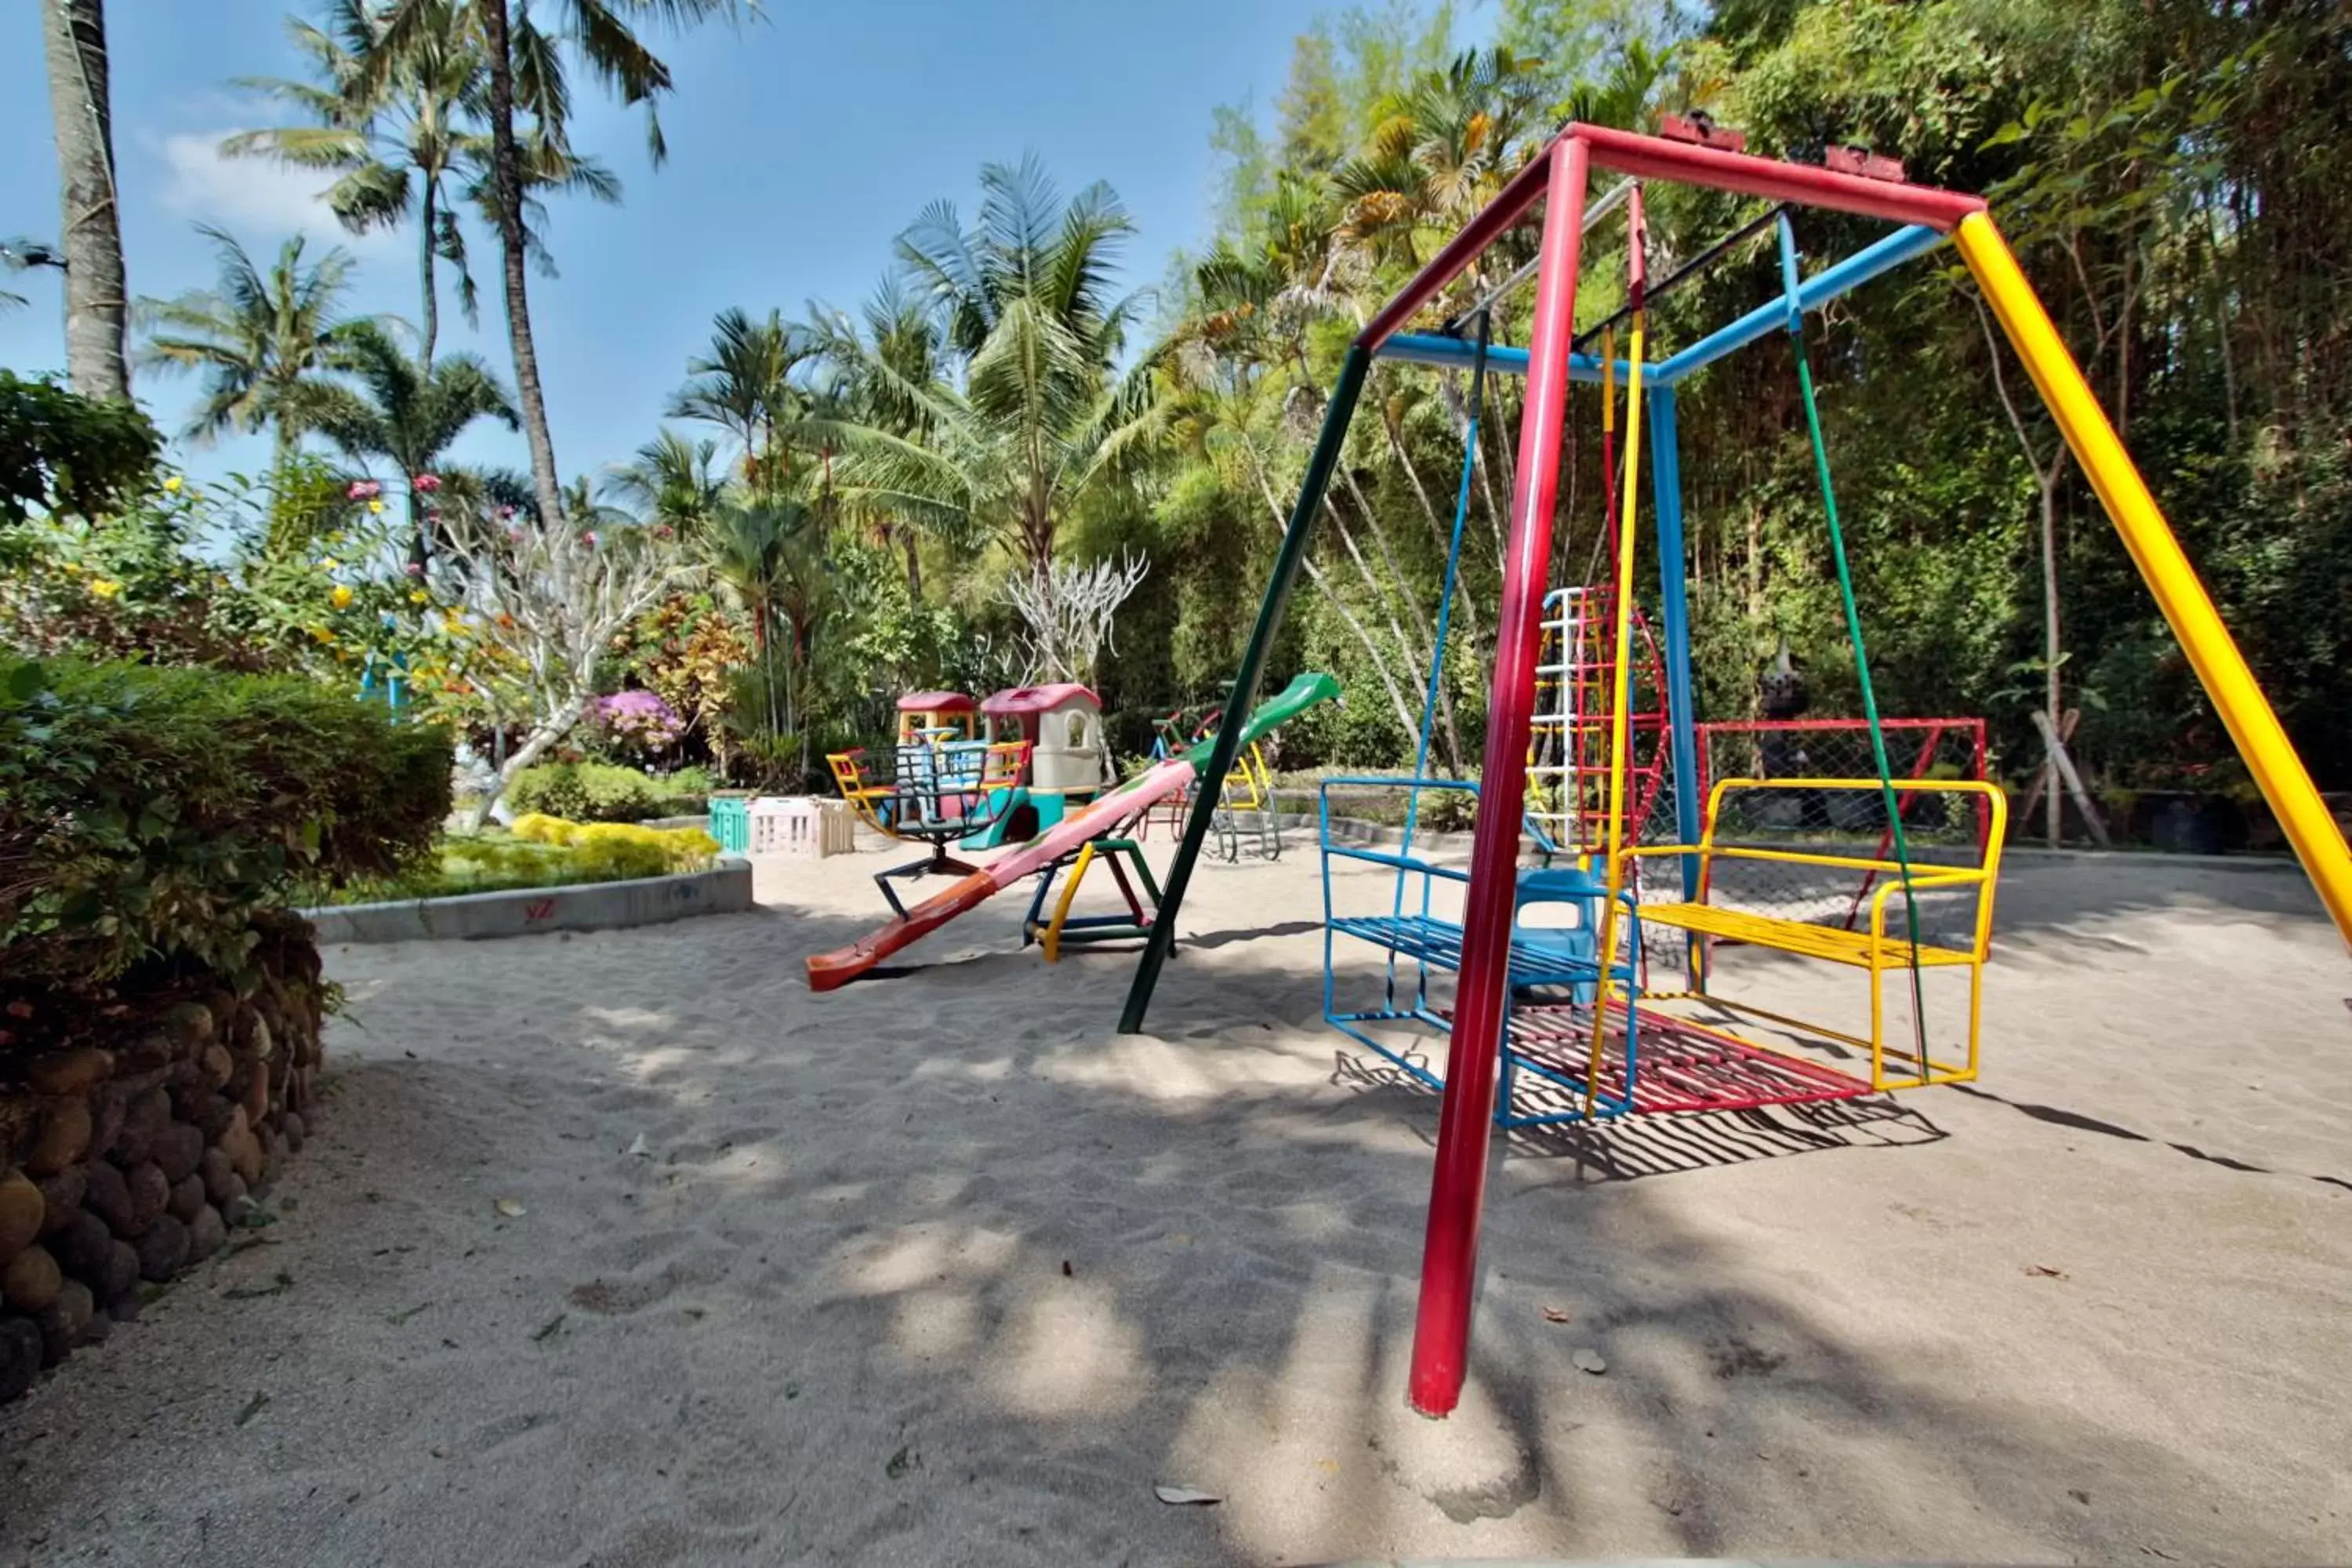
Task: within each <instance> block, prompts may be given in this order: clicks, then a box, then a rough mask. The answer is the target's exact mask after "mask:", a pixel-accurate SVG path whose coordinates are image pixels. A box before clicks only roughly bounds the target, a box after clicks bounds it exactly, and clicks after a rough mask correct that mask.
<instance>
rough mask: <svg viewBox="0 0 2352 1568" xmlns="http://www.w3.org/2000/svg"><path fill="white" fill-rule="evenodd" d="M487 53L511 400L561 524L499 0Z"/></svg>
mask: <svg viewBox="0 0 2352 1568" xmlns="http://www.w3.org/2000/svg"><path fill="white" fill-rule="evenodd" d="M481 16H482V32H483V35H484V42H485V44H486V45H487V46H488V54H489V57H490V181H491V189H492V192H493V195H495V197H496V199H497V204H498V209H499V250H500V252H501V259H502V260H503V261H504V263H505V272H506V285H507V339H508V342H509V343H511V344H512V346H513V349H514V366H515V401H516V402H517V403H518V404H520V405H521V408H520V412H521V414H522V429H523V438H524V439H525V440H526V441H527V442H529V443H530V482H531V493H532V495H533V496H534V497H535V498H536V499H537V500H538V502H539V515H540V521H541V524H542V525H543V526H545V527H549V528H561V527H562V526H563V495H562V486H561V484H560V483H559V481H558V480H557V479H556V473H555V440H554V437H551V436H550V435H549V434H548V429H547V395H546V393H545V391H544V389H543V388H542V387H541V384H540V379H539V347H538V345H537V343H535V342H533V341H532V339H531V333H530V290H529V287H528V284H527V281H526V279H524V277H523V261H524V251H523V228H522V157H521V152H520V149H519V148H518V147H517V146H516V145H515V127H514V117H515V81H514V55H513V52H512V48H511V47H510V40H509V29H508V19H507V8H506V5H504V4H503V0H490V3H489V4H487V5H483V6H482V8H481Z"/></svg>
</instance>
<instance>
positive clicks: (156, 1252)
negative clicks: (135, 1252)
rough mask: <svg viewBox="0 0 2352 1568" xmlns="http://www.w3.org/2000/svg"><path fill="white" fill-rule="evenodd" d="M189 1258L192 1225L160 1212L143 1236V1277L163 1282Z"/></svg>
mask: <svg viewBox="0 0 2352 1568" xmlns="http://www.w3.org/2000/svg"><path fill="white" fill-rule="evenodd" d="M187 1261H188V1227H187V1226H184V1225H182V1224H181V1223H180V1222H179V1221H178V1220H175V1219H173V1217H172V1216H171V1215H167V1214H166V1215H156V1216H155V1223H154V1224H153V1225H152V1226H148V1228H147V1234H146V1235H144V1236H142V1237H140V1238H139V1278H141V1279H145V1280H149V1281H151V1282H152V1283H154V1284H157V1285H161V1284H162V1283H163V1281H164V1280H166V1279H170V1278H171V1277H172V1276H173V1275H174V1274H177V1273H178V1272H179V1271H180V1270H181V1269H182V1268H184V1267H185V1266H186V1264H187Z"/></svg>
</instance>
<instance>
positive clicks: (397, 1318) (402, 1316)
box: [384, 1301, 433, 1328]
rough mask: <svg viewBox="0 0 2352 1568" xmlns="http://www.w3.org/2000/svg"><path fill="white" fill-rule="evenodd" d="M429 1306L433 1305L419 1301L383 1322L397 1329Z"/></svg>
mask: <svg viewBox="0 0 2352 1568" xmlns="http://www.w3.org/2000/svg"><path fill="white" fill-rule="evenodd" d="M431 1305H433V1303H432V1302H430V1301H419V1302H418V1303H417V1304H416V1305H415V1306H414V1307H411V1308H409V1309H408V1310H406V1311H404V1312H394V1313H391V1314H389V1315H388V1316H387V1317H386V1318H385V1320H384V1321H386V1322H388V1323H390V1324H392V1325H393V1326H394V1328H398V1327H399V1326H400V1325H401V1324H403V1323H404V1322H406V1321H408V1320H409V1319H411V1318H413V1317H415V1316H416V1314H417V1313H419V1312H421V1311H423V1310H425V1308H427V1307H429V1306H431Z"/></svg>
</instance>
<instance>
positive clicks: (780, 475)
mask: <svg viewBox="0 0 2352 1568" xmlns="http://www.w3.org/2000/svg"><path fill="white" fill-rule="evenodd" d="M816 352H817V351H816V347H815V345H814V343H813V342H812V341H811V340H810V338H809V335H808V334H807V333H806V332H805V331H801V330H799V329H797V328H794V327H793V326H790V325H788V324H786V322H785V321H784V319H783V316H782V313H780V312H778V311H775V310H770V311H769V312H768V318H767V320H766V321H754V320H752V318H751V316H750V315H749V314H747V313H746V312H745V311H743V310H740V309H737V308H733V307H730V308H729V309H727V310H721V311H719V314H718V316H717V318H716V319H714V320H713V321H712V322H711V333H710V352H709V353H708V354H706V355H703V356H701V357H700V358H698V359H691V360H688V362H687V364H686V368H687V373H688V374H689V375H691V376H692V377H693V378H694V379H693V380H691V381H689V382H688V383H687V384H685V385H684V386H682V387H680V388H679V389H678V390H677V392H676V393H675V394H673V395H671V397H670V400H669V408H668V410H667V412H668V415H669V416H670V417H671V418H673V419H698V420H701V421H703V422H704V423H706V424H710V425H716V426H719V428H720V429H722V430H725V431H726V432H727V433H728V434H729V435H730V436H732V437H735V439H736V440H738V441H740V442H741V443H742V444H743V457H742V472H743V482H744V484H745V485H747V486H749V487H750V488H751V490H752V491H753V492H754V493H756V494H760V495H774V494H778V493H780V492H781V491H782V489H783V488H784V487H785V486H787V485H789V484H790V483H792V481H793V461H792V451H791V448H790V446H789V444H788V443H787V442H786V441H785V440H784V439H783V435H784V432H785V431H787V430H788V429H793V428H795V427H797V426H800V425H801V423H802V422H803V420H805V419H806V418H807V417H808V416H810V415H811V414H812V413H813V412H814V400H813V399H812V397H811V395H810V394H809V392H808V390H807V388H806V387H805V386H804V385H803V384H798V383H797V382H796V380H795V378H796V377H799V376H803V375H804V374H805V373H804V371H803V366H805V365H807V364H808V363H810V362H811V361H813V360H814V358H815V357H816Z"/></svg>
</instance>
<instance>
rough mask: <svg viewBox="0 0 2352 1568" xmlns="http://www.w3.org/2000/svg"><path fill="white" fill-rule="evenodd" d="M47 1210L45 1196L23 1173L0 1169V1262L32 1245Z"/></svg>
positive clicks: (47, 1203) (46, 1214)
mask: <svg viewBox="0 0 2352 1568" xmlns="http://www.w3.org/2000/svg"><path fill="white" fill-rule="evenodd" d="M48 1212H49V1201H48V1199H47V1197H46V1196H45V1195H43V1194H42V1192H41V1189H40V1188H39V1187H37V1186H36V1185H34V1184H33V1183H32V1182H31V1181H30V1180H29V1179H28V1178H26V1175H25V1174H24V1173H22V1172H21V1171H8V1172H5V1173H0V1264H5V1263H6V1262H7V1261H8V1260H9V1259H10V1258H14V1257H16V1255H17V1254H18V1253H20V1252H22V1251H24V1250H25V1248H26V1247H30V1246H32V1245H33V1242H34V1239H35V1238H36V1237H38V1236H39V1235H40V1234H41V1226H42V1222H43V1221H44V1220H46V1219H47V1217H48Z"/></svg>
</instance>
